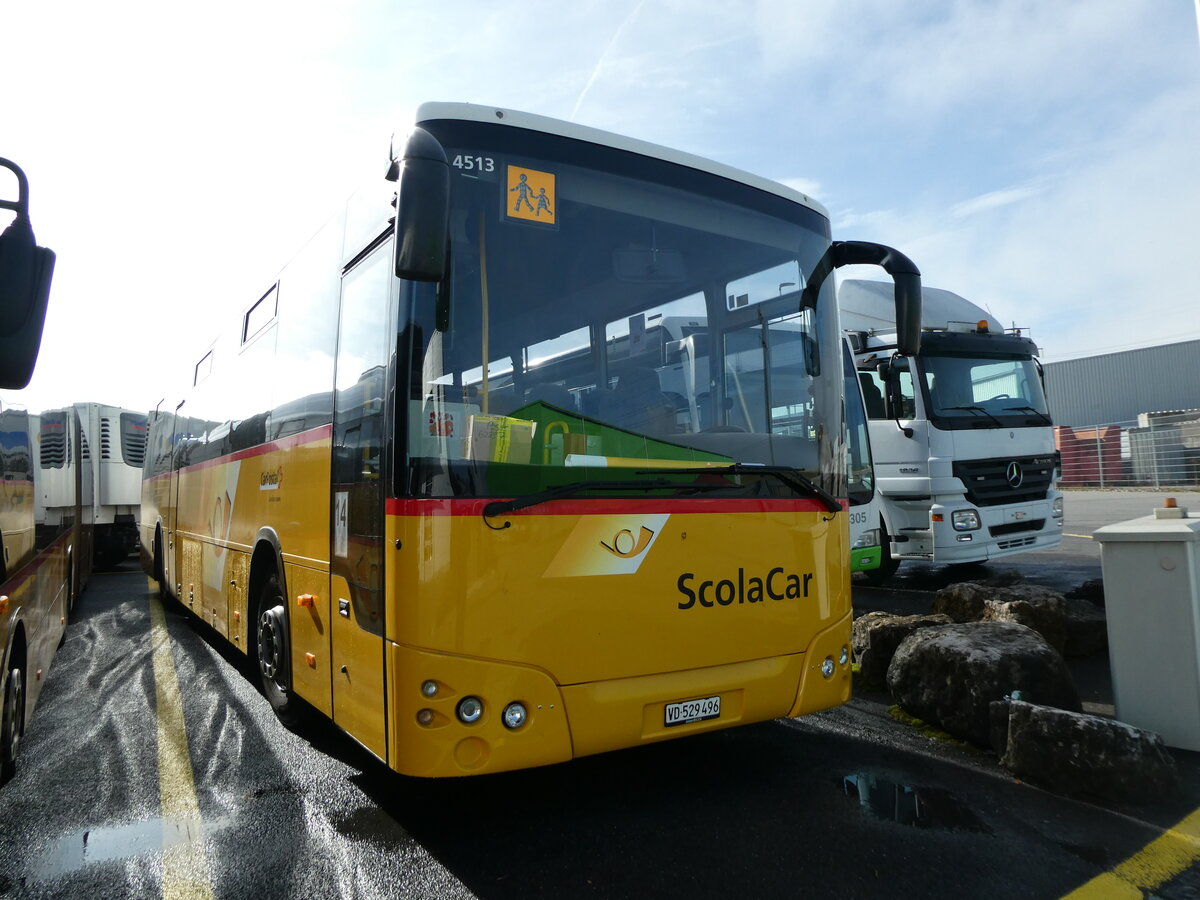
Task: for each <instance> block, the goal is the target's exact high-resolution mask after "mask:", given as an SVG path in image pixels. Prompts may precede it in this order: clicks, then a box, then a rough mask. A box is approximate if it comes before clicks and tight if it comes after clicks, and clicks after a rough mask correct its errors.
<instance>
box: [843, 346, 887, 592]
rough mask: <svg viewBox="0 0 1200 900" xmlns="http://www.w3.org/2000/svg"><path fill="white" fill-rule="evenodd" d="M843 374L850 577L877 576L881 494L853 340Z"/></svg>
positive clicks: (845, 348) (880, 555)
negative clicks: (857, 574)
mask: <svg viewBox="0 0 1200 900" xmlns="http://www.w3.org/2000/svg"><path fill="white" fill-rule="evenodd" d="M842 371H843V373H844V374H845V378H846V495H847V499H848V501H849V504H850V573H851V574H854V573H855V572H867V573H874V572H875V571H876V570H878V569H879V566H880V564H881V563H882V561H883V548H882V547H881V546H880V541H881V536H882V534H883V532H882V530H881V528H880V524H879V522H880V519H879V491H878V490H876V484H875V466H874V464H873V462H872V459H871V438H870V434H869V430H868V425H867V411H866V407H865V405H864V403H863V395H862V385H861V384H860V383H859V380H858V378H857V377H856V374H855V369H854V358H853V357H852V356H851V354H850V342H849V340H846V341H843V343H842ZM868 577H873V575H869V576H868Z"/></svg>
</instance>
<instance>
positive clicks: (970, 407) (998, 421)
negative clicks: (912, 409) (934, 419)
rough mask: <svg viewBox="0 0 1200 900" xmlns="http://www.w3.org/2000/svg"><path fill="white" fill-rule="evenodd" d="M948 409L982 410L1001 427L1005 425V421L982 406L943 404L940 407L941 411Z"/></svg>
mask: <svg viewBox="0 0 1200 900" xmlns="http://www.w3.org/2000/svg"><path fill="white" fill-rule="evenodd" d="M948 409H968V410H970V411H971V412H981V413H983V414H984V415H985V416H987V417H988V418H989V419H991V420H992V421H993V422H995V423H996V424H997V425H999V426H1001V427H1003V426H1004V423H1003V422H1001V421H1000V420H999V419H997V418H996V417H995V416H993V415H992V414H991V413H990V412H988V411H987V410H986V409H984V408H983V407H982V406H943V407H940V408H939V412H942V411H945V410H948Z"/></svg>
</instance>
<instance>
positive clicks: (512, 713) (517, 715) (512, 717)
mask: <svg viewBox="0 0 1200 900" xmlns="http://www.w3.org/2000/svg"><path fill="white" fill-rule="evenodd" d="M528 717H529V714H528V713H527V712H526V711H525V707H524V705H523V704H520V703H510V704H508V706H506V707H504V715H503V720H504V727H505V728H507V729H508V730H509V731H516V730H517V729H518V728H520V727H521V726H522V725H524V724H525V720H526V719H527V718H528Z"/></svg>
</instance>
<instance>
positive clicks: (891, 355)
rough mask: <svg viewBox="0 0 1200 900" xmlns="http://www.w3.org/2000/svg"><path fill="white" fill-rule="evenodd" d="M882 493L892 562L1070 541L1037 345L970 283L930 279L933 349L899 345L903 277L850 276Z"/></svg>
mask: <svg viewBox="0 0 1200 900" xmlns="http://www.w3.org/2000/svg"><path fill="white" fill-rule="evenodd" d="M838 308H839V311H840V314H841V320H842V328H843V329H844V330H845V332H846V334H847V337H848V339H849V341H850V345H851V348H852V350H853V352H854V357H855V367H856V369H857V371H858V376H859V381H860V383H861V386H862V389H863V399H864V403H865V406H866V410H867V418H868V423H869V431H870V436H871V453H872V456H873V457H874V463H875V471H876V488H877V491H878V495H879V499H880V525H879V527H880V528H881V529H882V535H881V547H882V562H881V565H880V567H879V568H878V569H877V570H876V573H875V574H876V577H886V576H888V575H890V574H892V573H893V572H894V571H895V569H896V567H897V566H898V565H899V564H900V562H901V561H902V560H908V559H911V560H922V561H925V562H934V563H950V564H955V563H975V562H982V561H985V560H989V559H995V558H998V557H1002V556H1008V555H1010V554H1014V553H1020V552H1023V551H1026V550H1040V549H1043V548H1046V547H1053V546H1057V545H1058V544H1059V543H1060V542H1061V541H1062V521H1063V519H1062V515H1063V507H1062V502H1063V501H1062V494H1061V493H1059V491H1058V490H1057V487H1056V479H1057V470H1058V454H1057V453H1056V451H1055V449H1054V434H1053V428H1052V427H1051V422H1050V414H1049V409H1048V407H1047V405H1046V397H1045V393H1044V391H1043V388H1042V379H1041V367H1040V365H1039V363H1038V361H1037V358H1036V356H1037V352H1038V351H1037V347H1036V345H1035V344H1034V343H1033V341H1032V340H1030V339H1029V338H1028V337H1026V336H1024V335H1022V334H1020V332H1019V330H1015V329H1014V330H1010V331H1005V330H1004V329H1003V328H1002V327H1001V326H1000V325H999V324H998V323H997V322H996V321H995V320H994V319H993V318H991V317H990V316H989V315H988V314H987V312H986V311H985V310H983V309H981V308H980V307H978V306H976V305H975V304H974V303H971V302H970V301H968V300H966V299H965V298H963V297H960V296H959V295H958V294H955V293H952V292H950V291H946V290H940V289H937V288H929V287H926V288H923V289H922V313H921V325H922V334H921V351H920V353H919V354H917V355H916V356H913V357H905V356H900V355H898V354H897V353H896V338H895V330H896V329H895V325H894V324H893V323H894V322H895V317H894V310H895V307H894V303H893V296H892V285H891V284H888V283H883V282H873V281H858V280H846V281H843V282H842V283H841V285H840V286H839V288H838Z"/></svg>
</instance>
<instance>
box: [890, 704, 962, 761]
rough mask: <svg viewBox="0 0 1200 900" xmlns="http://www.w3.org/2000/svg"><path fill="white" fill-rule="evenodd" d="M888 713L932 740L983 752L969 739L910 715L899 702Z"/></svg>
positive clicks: (895, 719)
mask: <svg viewBox="0 0 1200 900" xmlns="http://www.w3.org/2000/svg"><path fill="white" fill-rule="evenodd" d="M888 715H889V716H891V717H892V719H893V720H894V721H896V722H899V723H900V724H901V725H907V726H908V727H909V728H915V729H916V730H917V731H919V732H920V733H921V734H923V735H924V736H925V737H927V738H929V739H930V740H931V741H937V742H938V743H941V744H951V745H953V746H955V747H959V748H960V749H963V750H966V751H968V752H970V753H979V752H981V751H980V750H979V748H978V747H976V746H975V745H974V744H971V743H968V742H967V741H964V740H962V739H961V738H956V737H955V736H954V735H952V734H950V733H949V732H946V731H942V730H941V729H940V728H937V727H936V726H934V725H930V724H929V723H928V722H926V721H924V720H922V719H918V718H917V717H916V716H914V715H910V714H909V713H907V712H905V711H904V710H903V709H901V708H900V706H899V705H898V704H894V705H892V706H889V707H888Z"/></svg>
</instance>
